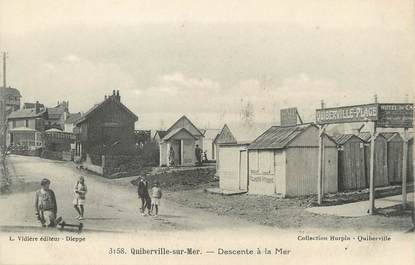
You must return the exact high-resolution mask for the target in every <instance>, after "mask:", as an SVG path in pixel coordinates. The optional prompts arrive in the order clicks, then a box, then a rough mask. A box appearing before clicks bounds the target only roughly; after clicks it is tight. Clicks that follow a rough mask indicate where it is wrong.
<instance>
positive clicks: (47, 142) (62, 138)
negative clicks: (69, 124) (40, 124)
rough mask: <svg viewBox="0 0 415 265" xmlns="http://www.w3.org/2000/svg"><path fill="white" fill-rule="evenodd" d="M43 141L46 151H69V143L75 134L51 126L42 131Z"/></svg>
mask: <svg viewBox="0 0 415 265" xmlns="http://www.w3.org/2000/svg"><path fill="white" fill-rule="evenodd" d="M43 142H44V146H45V149H46V150H48V151H54V152H62V151H71V144H72V143H74V142H75V136H74V134H73V133H68V132H63V131H61V130H59V129H55V128H52V129H49V130H46V131H45V132H44V133H43Z"/></svg>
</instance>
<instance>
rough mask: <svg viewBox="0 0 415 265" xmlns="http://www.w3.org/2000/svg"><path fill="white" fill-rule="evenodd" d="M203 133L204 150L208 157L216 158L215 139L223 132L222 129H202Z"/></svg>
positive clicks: (210, 158)
mask: <svg viewBox="0 0 415 265" xmlns="http://www.w3.org/2000/svg"><path fill="white" fill-rule="evenodd" d="M200 131H201V132H202V133H203V151H204V152H206V156H207V159H209V160H215V159H216V151H215V145H214V143H213V141H214V140H215V138H216V137H217V136H218V135H219V133H220V132H221V130H220V129H200Z"/></svg>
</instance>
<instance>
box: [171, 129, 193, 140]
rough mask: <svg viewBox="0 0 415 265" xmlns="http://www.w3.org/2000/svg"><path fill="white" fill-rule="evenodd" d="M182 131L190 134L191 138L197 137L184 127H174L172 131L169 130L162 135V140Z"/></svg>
mask: <svg viewBox="0 0 415 265" xmlns="http://www.w3.org/2000/svg"><path fill="white" fill-rule="evenodd" d="M181 131H184V132H186V133H188V134H189V135H191V136H192V137H193V138H195V139H197V138H196V137H195V136H194V135H193V134H192V133H191V132H189V131H188V130H187V129H186V128H177V129H174V130H173V131H171V132H169V133H168V134H167V135H166V136H164V137H163V141H167V140H169V139H170V138H172V137H173V136H175V135H176V134H178V133H179V132H181Z"/></svg>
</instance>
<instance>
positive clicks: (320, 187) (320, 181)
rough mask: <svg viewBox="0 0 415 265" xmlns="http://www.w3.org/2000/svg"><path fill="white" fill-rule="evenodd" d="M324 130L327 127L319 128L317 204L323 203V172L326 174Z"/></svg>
mask: <svg viewBox="0 0 415 265" xmlns="http://www.w3.org/2000/svg"><path fill="white" fill-rule="evenodd" d="M324 130H325V126H324V125H321V126H320V127H319V145H318V179H317V203H318V204H319V205H321V204H322V203H323V172H324V139H323V135H324Z"/></svg>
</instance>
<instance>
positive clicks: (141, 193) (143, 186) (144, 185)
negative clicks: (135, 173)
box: [137, 176, 151, 216]
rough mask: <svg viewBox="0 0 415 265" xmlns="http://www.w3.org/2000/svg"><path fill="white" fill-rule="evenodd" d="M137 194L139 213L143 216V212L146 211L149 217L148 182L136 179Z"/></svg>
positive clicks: (141, 178) (139, 178) (140, 178)
mask: <svg viewBox="0 0 415 265" xmlns="http://www.w3.org/2000/svg"><path fill="white" fill-rule="evenodd" d="M137 193H138V197H140V199H141V208H140V212H141V214H142V215H143V216H144V215H145V213H144V210H145V209H146V208H147V209H148V214H149V215H150V210H151V198H150V194H149V193H148V182H147V181H146V180H145V179H144V178H143V177H141V176H140V177H138V184H137Z"/></svg>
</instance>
